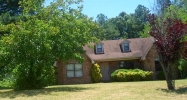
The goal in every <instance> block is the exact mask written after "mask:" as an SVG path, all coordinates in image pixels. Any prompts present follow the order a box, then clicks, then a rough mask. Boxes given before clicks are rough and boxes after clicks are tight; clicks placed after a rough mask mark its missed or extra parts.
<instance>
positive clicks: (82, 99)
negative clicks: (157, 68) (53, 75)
mask: <svg viewBox="0 0 187 100" xmlns="http://www.w3.org/2000/svg"><path fill="white" fill-rule="evenodd" d="M175 86H176V90H173V91H169V90H167V86H166V82H165V81H143V82H119V83H117V82H115V83H98V84H80V85H56V86H50V87H47V88H45V89H38V90H24V91H13V90H12V89H0V99H3V100H6V99H17V100H161V99H162V100H187V80H177V81H176V85H175Z"/></svg>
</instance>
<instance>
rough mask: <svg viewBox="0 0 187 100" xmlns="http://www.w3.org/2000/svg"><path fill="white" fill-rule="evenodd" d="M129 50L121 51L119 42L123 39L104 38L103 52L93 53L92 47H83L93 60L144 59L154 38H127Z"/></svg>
mask: <svg viewBox="0 0 187 100" xmlns="http://www.w3.org/2000/svg"><path fill="white" fill-rule="evenodd" d="M127 40H128V41H129V46H130V50H131V52H125V53H124V52H122V51H121V48H120V44H121V43H123V41H124V40H106V41H101V42H102V43H103V49H104V54H95V51H94V49H93V48H89V47H88V46H85V47H84V50H86V54H87V55H88V57H89V58H90V59H91V60H93V61H113V60H123V59H141V60H144V59H145V57H146V55H147V53H148V51H149V50H150V48H151V47H152V45H153V43H154V38H153V37H149V38H133V39H127Z"/></svg>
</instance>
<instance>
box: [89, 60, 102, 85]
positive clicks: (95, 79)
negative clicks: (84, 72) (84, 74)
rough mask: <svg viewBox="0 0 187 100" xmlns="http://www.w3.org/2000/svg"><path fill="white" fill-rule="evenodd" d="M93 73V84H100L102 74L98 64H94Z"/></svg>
mask: <svg viewBox="0 0 187 100" xmlns="http://www.w3.org/2000/svg"><path fill="white" fill-rule="evenodd" d="M91 72H92V75H91V77H92V82H93V83H99V82H100V80H101V77H102V75H101V72H100V66H99V65H98V64H96V63H95V64H93V66H92V69H91Z"/></svg>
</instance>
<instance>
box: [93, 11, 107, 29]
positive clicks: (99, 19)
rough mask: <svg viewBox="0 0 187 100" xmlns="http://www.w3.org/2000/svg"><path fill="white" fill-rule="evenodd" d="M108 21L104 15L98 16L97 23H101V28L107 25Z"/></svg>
mask: <svg viewBox="0 0 187 100" xmlns="http://www.w3.org/2000/svg"><path fill="white" fill-rule="evenodd" d="M107 20H108V18H107V16H105V15H104V14H102V13H101V14H98V15H97V19H96V22H97V23H99V24H100V25H101V26H103V25H105V23H106V22H107Z"/></svg>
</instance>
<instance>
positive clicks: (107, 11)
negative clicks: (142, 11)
mask: <svg viewBox="0 0 187 100" xmlns="http://www.w3.org/2000/svg"><path fill="white" fill-rule="evenodd" d="M51 1H53V0H46V1H45V5H49V4H50V2H51ZM153 3H154V0H84V2H83V3H82V4H83V7H84V8H83V11H82V13H83V14H85V15H87V16H88V17H93V18H94V19H95V18H96V17H97V15H98V14H100V13H102V14H104V15H105V16H107V17H108V18H113V17H116V16H118V15H119V13H121V12H122V11H124V12H126V13H127V14H130V13H134V11H135V9H136V8H137V6H138V5H139V4H141V5H144V6H145V7H147V8H149V9H150V10H151V8H152V6H153Z"/></svg>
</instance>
